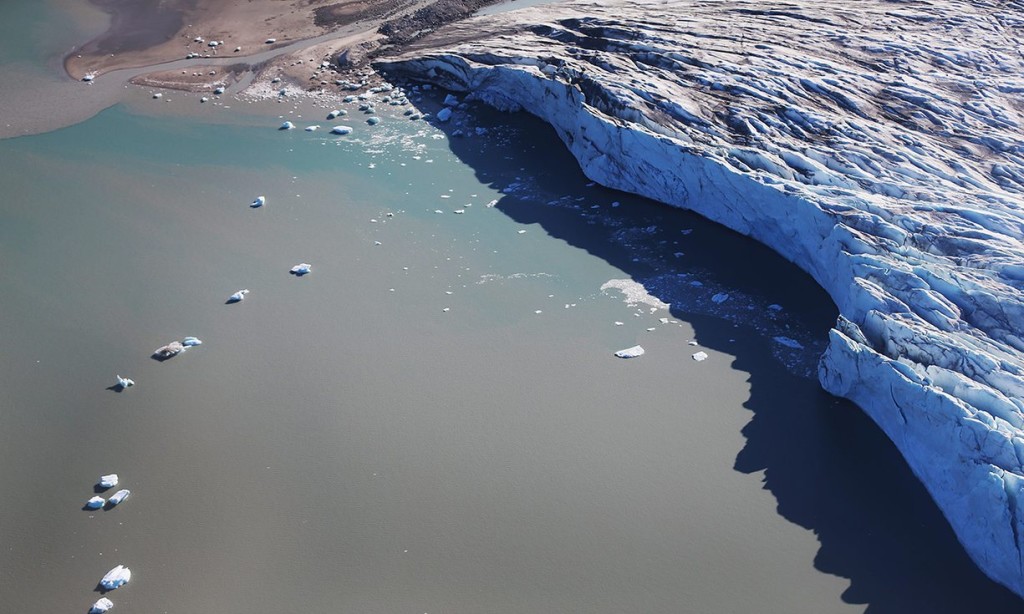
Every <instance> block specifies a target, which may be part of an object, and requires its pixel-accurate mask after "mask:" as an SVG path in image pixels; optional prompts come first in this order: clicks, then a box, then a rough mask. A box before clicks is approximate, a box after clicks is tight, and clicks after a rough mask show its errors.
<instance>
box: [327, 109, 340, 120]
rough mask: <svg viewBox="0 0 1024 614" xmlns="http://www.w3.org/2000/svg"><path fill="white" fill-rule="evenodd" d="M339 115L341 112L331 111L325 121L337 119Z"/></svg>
mask: <svg viewBox="0 0 1024 614" xmlns="http://www.w3.org/2000/svg"><path fill="white" fill-rule="evenodd" d="M339 115H341V111H340V110H334V111H331V112H330V113H328V114H327V119H334V118H335V117H337V116H339Z"/></svg>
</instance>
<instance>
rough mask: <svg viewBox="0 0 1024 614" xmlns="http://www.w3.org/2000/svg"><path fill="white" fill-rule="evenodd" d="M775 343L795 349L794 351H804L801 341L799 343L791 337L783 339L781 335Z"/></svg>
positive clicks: (776, 338)
mask: <svg viewBox="0 0 1024 614" xmlns="http://www.w3.org/2000/svg"><path fill="white" fill-rule="evenodd" d="M775 343H778V344H780V345H784V346H786V347H788V348H793V349H794V350H802V349H804V346H803V344H802V343H800V342H799V341H797V340H796V339H792V338H790V337H783V336H781V335H780V336H778V337H775Z"/></svg>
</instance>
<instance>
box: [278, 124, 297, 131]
mask: <svg viewBox="0 0 1024 614" xmlns="http://www.w3.org/2000/svg"><path fill="white" fill-rule="evenodd" d="M294 127H295V124H293V123H291V122H285V123H283V124H281V127H280V128H278V130H291V129H292V128H294Z"/></svg>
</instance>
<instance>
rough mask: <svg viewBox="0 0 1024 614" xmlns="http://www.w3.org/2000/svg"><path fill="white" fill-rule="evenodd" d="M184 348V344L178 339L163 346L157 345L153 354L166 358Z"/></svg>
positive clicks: (161, 358)
mask: <svg viewBox="0 0 1024 614" xmlns="http://www.w3.org/2000/svg"><path fill="white" fill-rule="evenodd" d="M184 349H185V346H184V345H182V343H181V342H180V341H172V342H170V343H168V344H167V345H165V346H162V347H158V348H157V349H156V351H155V352H153V356H154V357H156V358H158V359H160V360H166V359H168V358H171V357H173V356H177V355H178V354H180V353H181V352H182V351H184Z"/></svg>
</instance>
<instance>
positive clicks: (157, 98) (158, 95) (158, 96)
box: [153, 92, 164, 100]
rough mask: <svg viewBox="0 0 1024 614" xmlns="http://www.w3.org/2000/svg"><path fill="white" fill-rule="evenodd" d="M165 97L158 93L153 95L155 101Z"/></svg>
mask: <svg viewBox="0 0 1024 614" xmlns="http://www.w3.org/2000/svg"><path fill="white" fill-rule="evenodd" d="M163 97H164V95H163V94H161V93H160V92H157V93H155V94H153V99H154V100H160V99H161V98H163Z"/></svg>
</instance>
